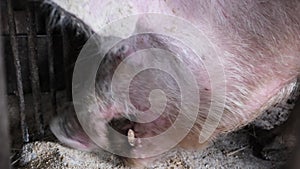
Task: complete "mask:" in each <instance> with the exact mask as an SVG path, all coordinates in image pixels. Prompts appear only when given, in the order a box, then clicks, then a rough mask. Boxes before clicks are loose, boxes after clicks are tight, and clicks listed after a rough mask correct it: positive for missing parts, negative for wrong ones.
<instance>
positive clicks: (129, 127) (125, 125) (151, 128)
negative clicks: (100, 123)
mask: <svg viewBox="0 0 300 169" xmlns="http://www.w3.org/2000/svg"><path fill="white" fill-rule="evenodd" d="M175 119H176V115H175V116H174V115H172V117H170V115H167V113H166V112H164V113H163V114H162V115H160V116H159V117H158V118H156V119H155V120H153V121H151V122H146V123H141V122H137V121H136V117H135V116H131V117H130V119H128V118H126V117H120V118H113V119H112V120H110V121H109V122H108V124H107V125H109V126H110V127H111V129H113V130H115V131H117V132H118V133H120V134H122V135H123V136H125V137H126V138H127V140H126V141H125V144H126V145H127V146H128V145H130V147H131V148H134V147H136V146H139V145H141V144H142V142H141V139H142V138H151V137H154V136H157V135H160V134H162V133H164V132H165V131H166V130H168V128H169V127H171V126H172V124H173V123H174V121H175Z"/></svg>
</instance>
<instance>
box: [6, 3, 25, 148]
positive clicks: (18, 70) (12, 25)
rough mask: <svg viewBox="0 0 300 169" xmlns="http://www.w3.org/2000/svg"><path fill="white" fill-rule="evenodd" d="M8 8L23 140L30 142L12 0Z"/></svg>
mask: <svg viewBox="0 0 300 169" xmlns="http://www.w3.org/2000/svg"><path fill="white" fill-rule="evenodd" d="M7 9H8V25H9V36H10V44H11V47H12V52H13V57H14V65H15V69H16V78H17V91H16V94H17V95H18V96H19V113H20V121H21V130H22V134H23V142H25V143H27V142H29V133H28V126H27V123H26V114H25V99H24V91H23V83H22V72H21V63H20V57H19V51H18V42H17V39H16V24H15V21H14V13H13V9H12V0H7Z"/></svg>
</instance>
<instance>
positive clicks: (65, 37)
mask: <svg viewBox="0 0 300 169" xmlns="http://www.w3.org/2000/svg"><path fill="white" fill-rule="evenodd" d="M61 33H62V40H63V57H64V61H63V62H64V76H65V85H66V94H67V99H68V101H71V100H72V88H71V87H72V86H71V78H72V76H71V74H70V66H69V54H70V43H69V42H70V41H69V34H68V33H69V32H68V31H67V29H66V27H64V26H62V27H61Z"/></svg>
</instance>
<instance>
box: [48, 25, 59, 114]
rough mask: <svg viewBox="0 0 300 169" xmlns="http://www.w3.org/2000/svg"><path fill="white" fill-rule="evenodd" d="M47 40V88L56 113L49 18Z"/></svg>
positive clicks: (51, 33) (51, 36) (51, 32)
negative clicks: (48, 83)
mask: <svg viewBox="0 0 300 169" xmlns="http://www.w3.org/2000/svg"><path fill="white" fill-rule="evenodd" d="M47 22H48V24H46V25H47V28H46V29H47V42H48V64H49V82H50V85H49V88H50V93H51V103H52V106H53V107H52V111H53V115H56V114H57V102H56V86H55V82H56V79H55V70H54V52H53V31H52V27H51V25H49V23H50V22H49V20H48V21H47Z"/></svg>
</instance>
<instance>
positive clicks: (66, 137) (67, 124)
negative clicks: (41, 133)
mask: <svg viewBox="0 0 300 169" xmlns="http://www.w3.org/2000/svg"><path fill="white" fill-rule="evenodd" d="M74 118H75V117H73V118H71V119H70V118H68V119H66V116H59V117H56V118H54V119H53V120H52V122H51V124H50V129H51V131H52V132H53V134H54V135H55V136H56V138H57V139H58V140H59V141H60V142H61V143H63V144H65V145H67V146H69V147H71V148H74V149H77V150H82V151H94V150H96V149H97V148H98V146H97V145H96V144H95V143H94V142H93V141H92V140H91V139H90V138H89V137H88V135H87V134H86V133H85V132H84V131H83V129H82V127H81V126H80V124H79V123H78V120H77V119H74Z"/></svg>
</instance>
